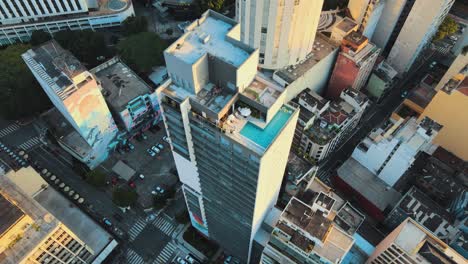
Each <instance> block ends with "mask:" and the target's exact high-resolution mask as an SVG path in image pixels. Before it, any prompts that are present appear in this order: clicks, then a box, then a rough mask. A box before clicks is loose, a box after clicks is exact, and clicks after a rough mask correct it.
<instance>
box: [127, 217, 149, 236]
mask: <svg viewBox="0 0 468 264" xmlns="http://www.w3.org/2000/svg"><path fill="white" fill-rule="evenodd" d="M146 225H147V223H146V221H145V220H143V219H138V221H136V222H135V224H133V226H132V228H130V231H128V234H129V236H130V241H133V240H135V238H136V237H137V236H138V235H139V234H140V233H141V231H143V229H145V227H146Z"/></svg>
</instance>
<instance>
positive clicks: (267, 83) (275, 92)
mask: <svg viewBox="0 0 468 264" xmlns="http://www.w3.org/2000/svg"><path fill="white" fill-rule="evenodd" d="M284 90H285V89H284V88H283V87H281V86H279V85H278V84H277V83H275V82H274V81H273V80H269V79H268V78H267V77H266V76H265V75H263V74H261V73H260V72H258V73H257V75H256V76H255V79H254V80H253V81H252V82H251V83H250V85H249V86H248V87H247V88H245V89H244V91H243V92H242V93H241V94H242V95H244V96H246V97H248V98H249V99H251V100H253V101H255V102H257V103H259V104H262V105H263V106H265V107H267V108H269V107H270V106H272V105H273V104H274V103H275V102H276V100H277V99H278V97H279V96H280V95H281V94H282V93H283V92H284Z"/></svg>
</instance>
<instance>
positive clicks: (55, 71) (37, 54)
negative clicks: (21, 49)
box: [25, 40, 86, 90]
mask: <svg viewBox="0 0 468 264" xmlns="http://www.w3.org/2000/svg"><path fill="white" fill-rule="evenodd" d="M25 54H28V55H29V56H31V57H32V59H33V60H35V61H36V63H38V64H39V65H41V67H42V68H43V70H44V71H45V72H46V74H47V75H48V76H49V77H50V79H52V81H53V82H54V83H55V84H56V85H57V86H58V87H59V88H60V89H62V90H63V89H65V88H67V87H69V86H70V85H72V84H73V81H72V79H73V78H74V77H75V76H77V75H78V74H81V73H82V72H84V71H86V68H85V67H84V66H83V65H82V64H81V62H80V61H78V59H77V58H75V56H73V55H72V54H71V52H69V51H68V50H65V49H63V48H62V47H61V46H60V45H59V44H58V43H57V42H56V41H55V40H51V41H49V42H46V43H44V44H42V45H40V46H38V47H36V48H33V49H31V50H29V51H27V52H26V53H25Z"/></svg>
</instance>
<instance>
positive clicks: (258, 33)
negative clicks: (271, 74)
mask: <svg viewBox="0 0 468 264" xmlns="http://www.w3.org/2000/svg"><path fill="white" fill-rule="evenodd" d="M322 5H323V0H314V1H298V0H283V1H277V0H247V1H245V0H237V1H236V18H237V21H238V22H239V23H240V25H241V29H240V31H241V40H242V41H243V42H244V43H246V44H247V45H250V46H253V47H255V48H258V49H259V51H260V53H259V62H260V63H259V64H260V65H259V66H260V67H261V68H265V69H280V68H283V67H285V66H288V65H293V64H297V63H299V62H300V61H302V60H304V59H306V56H307V55H308V54H309V53H310V52H311V50H312V46H313V44H314V38H315V34H316V31H317V27H318V22H319V19H320V12H321V10H322Z"/></svg>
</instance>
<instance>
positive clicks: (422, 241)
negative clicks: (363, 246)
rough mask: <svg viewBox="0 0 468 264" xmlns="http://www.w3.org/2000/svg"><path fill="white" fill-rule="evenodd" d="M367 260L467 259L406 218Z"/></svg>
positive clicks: (376, 263)
mask: <svg viewBox="0 0 468 264" xmlns="http://www.w3.org/2000/svg"><path fill="white" fill-rule="evenodd" d="M366 263H367V264H386V263H402V264H415V263H447V264H452V263H453V264H456V263H467V260H466V259H465V258H464V257H463V256H461V255H459V254H458V253H457V252H456V251H455V250H453V249H452V248H451V247H449V246H448V245H447V244H445V243H444V242H443V241H442V240H440V239H438V238H437V237H436V236H434V234H432V233H431V232H430V231H428V230H427V229H426V228H424V227H422V226H421V225H419V224H418V223H417V222H416V221H414V220H413V219H411V218H407V219H406V220H405V221H404V222H403V223H401V224H400V225H399V226H398V227H397V228H395V230H393V231H392V232H391V233H390V234H389V235H388V236H387V237H386V238H385V239H384V240H383V241H382V242H380V243H379V244H378V245H377V247H376V248H375V251H374V253H373V254H372V255H371V256H370V257H369V259H368V260H367V262H366Z"/></svg>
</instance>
